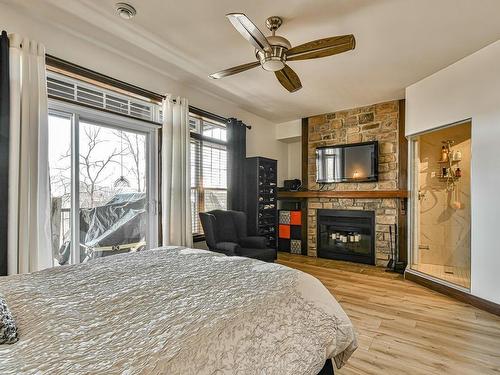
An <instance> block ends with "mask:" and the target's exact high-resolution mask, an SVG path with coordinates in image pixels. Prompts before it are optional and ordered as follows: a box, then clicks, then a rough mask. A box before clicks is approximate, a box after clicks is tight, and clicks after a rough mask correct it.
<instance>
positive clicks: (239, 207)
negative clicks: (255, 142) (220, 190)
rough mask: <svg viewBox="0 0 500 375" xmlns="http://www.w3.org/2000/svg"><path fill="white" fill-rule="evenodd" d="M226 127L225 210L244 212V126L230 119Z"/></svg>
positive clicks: (245, 152)
mask: <svg viewBox="0 0 500 375" xmlns="http://www.w3.org/2000/svg"><path fill="white" fill-rule="evenodd" d="M228 121H229V122H228V125H227V184H228V186H227V208H228V209H229V210H236V211H245V210H246V188H245V176H246V173H245V159H246V155H247V146H246V142H247V135H246V126H245V124H244V123H243V122H241V121H240V120H237V119H235V118H230V119H229V120H228Z"/></svg>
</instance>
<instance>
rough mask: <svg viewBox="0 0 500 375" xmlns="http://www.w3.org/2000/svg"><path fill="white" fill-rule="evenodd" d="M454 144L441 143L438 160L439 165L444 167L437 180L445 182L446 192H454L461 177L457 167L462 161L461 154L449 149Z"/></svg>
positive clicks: (451, 142) (448, 141) (458, 151)
mask: <svg viewBox="0 0 500 375" xmlns="http://www.w3.org/2000/svg"><path fill="white" fill-rule="evenodd" d="M454 143H455V141H452V140H446V141H443V147H442V148H441V160H439V163H441V164H445V165H446V166H444V167H442V168H441V170H442V172H441V175H440V176H439V178H440V179H442V180H443V181H444V182H446V190H447V191H454V190H455V189H456V188H457V183H458V180H459V179H460V177H462V171H461V170H460V168H459V167H458V163H459V162H460V161H461V160H462V152H461V151H460V150H455V151H453V150H452V149H451V146H453V144H454Z"/></svg>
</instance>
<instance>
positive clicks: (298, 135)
mask: <svg viewBox="0 0 500 375" xmlns="http://www.w3.org/2000/svg"><path fill="white" fill-rule="evenodd" d="M275 134H276V139H277V140H278V141H280V142H282V143H284V144H286V148H287V164H288V169H287V174H286V179H287V180H291V179H294V178H298V179H302V143H301V139H302V119H297V120H292V121H288V122H283V123H280V124H276V127H275Z"/></svg>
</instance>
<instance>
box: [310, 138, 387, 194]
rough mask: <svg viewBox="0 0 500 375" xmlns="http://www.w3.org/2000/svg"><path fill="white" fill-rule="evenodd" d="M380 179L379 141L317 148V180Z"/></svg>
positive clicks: (365, 180)
mask: <svg viewBox="0 0 500 375" xmlns="http://www.w3.org/2000/svg"><path fill="white" fill-rule="evenodd" d="M370 181H378V142H376V141H375V142H364V143H353V144H347V145H335V146H325V147H318V148H317V149H316V182H318V183H323V184H325V183H333V182H370Z"/></svg>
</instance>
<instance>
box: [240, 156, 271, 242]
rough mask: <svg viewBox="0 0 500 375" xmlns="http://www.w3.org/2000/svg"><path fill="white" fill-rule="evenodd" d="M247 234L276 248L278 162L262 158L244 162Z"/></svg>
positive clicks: (248, 159)
mask: <svg viewBox="0 0 500 375" xmlns="http://www.w3.org/2000/svg"><path fill="white" fill-rule="evenodd" d="M246 163H247V164H246V172H247V219H248V233H249V235H252V236H263V237H266V238H267V245H268V246H269V247H270V248H273V249H274V248H276V241H277V233H276V232H277V226H278V210H277V199H278V186H277V185H278V183H277V182H278V171H277V166H278V162H277V161H276V160H273V159H268V158H264V157H260V156H258V157H252V158H247V160H246Z"/></svg>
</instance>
